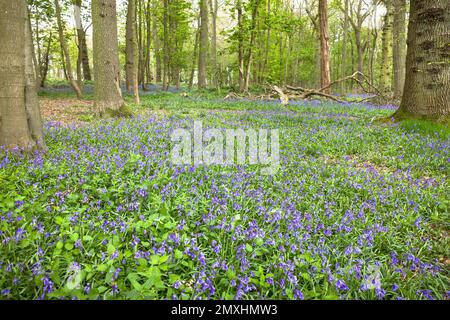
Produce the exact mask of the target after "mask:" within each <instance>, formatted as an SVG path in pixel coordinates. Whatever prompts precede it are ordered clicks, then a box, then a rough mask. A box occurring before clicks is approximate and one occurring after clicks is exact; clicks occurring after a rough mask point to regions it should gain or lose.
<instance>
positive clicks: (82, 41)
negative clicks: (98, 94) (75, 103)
mask: <svg viewBox="0 0 450 320" xmlns="http://www.w3.org/2000/svg"><path fill="white" fill-rule="evenodd" d="M74 3H75V5H76V6H78V7H79V8H80V11H81V4H82V0H74ZM76 18H78V17H76ZM79 18H80V20H79V21H78V25H77V38H78V45H79V46H80V57H79V59H80V60H81V64H82V66H83V78H84V80H87V81H91V80H92V75H91V67H90V66H89V53H88V47H87V43H86V31H85V30H84V28H83V22H82V21H81V16H80V17H79Z"/></svg>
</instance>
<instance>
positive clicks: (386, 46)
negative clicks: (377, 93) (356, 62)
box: [380, 0, 392, 92]
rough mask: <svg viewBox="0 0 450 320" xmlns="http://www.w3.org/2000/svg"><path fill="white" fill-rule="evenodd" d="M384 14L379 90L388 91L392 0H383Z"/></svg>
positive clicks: (389, 82)
mask: <svg viewBox="0 0 450 320" xmlns="http://www.w3.org/2000/svg"><path fill="white" fill-rule="evenodd" d="M384 3H385V5H386V14H385V16H384V18H383V20H384V23H383V31H382V33H381V43H382V49H381V78H380V88H381V90H383V91H385V92H387V91H390V84H391V61H392V60H391V59H390V57H391V51H392V0H385V1H384Z"/></svg>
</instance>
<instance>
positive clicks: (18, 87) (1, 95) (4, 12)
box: [0, 0, 44, 149]
mask: <svg viewBox="0 0 450 320" xmlns="http://www.w3.org/2000/svg"><path fill="white" fill-rule="evenodd" d="M0 30H2V32H0V43H1V44H2V46H1V47H0V70H1V72H0V146H5V147H6V148H14V147H22V148H25V149H30V148H33V147H35V146H40V147H43V146H44V144H43V140H42V121H41V118H40V113H39V104H38V99H37V93H36V75H35V69H34V67H33V57H32V56H31V55H32V49H31V48H32V42H31V41H32V35H31V32H30V29H29V20H28V16H27V3H26V1H25V0H18V1H3V2H2V3H1V4H0Z"/></svg>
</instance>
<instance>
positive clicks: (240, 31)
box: [236, 0, 244, 92]
mask: <svg viewBox="0 0 450 320" xmlns="http://www.w3.org/2000/svg"><path fill="white" fill-rule="evenodd" d="M236 11H237V20H238V21H237V24H238V63H239V91H240V92H243V91H244V28H243V21H242V2H241V0H237V2H236Z"/></svg>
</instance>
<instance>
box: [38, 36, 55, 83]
mask: <svg viewBox="0 0 450 320" xmlns="http://www.w3.org/2000/svg"><path fill="white" fill-rule="evenodd" d="M52 35H53V32H52V31H50V35H49V37H48V39H47V48H46V50H45V53H44V58H43V59H42V60H43V61H42V67H41V77H40V87H41V88H43V87H44V86H45V81H46V80H47V74H48V66H49V63H50V49H51V46H52V39H53V38H52Z"/></svg>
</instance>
